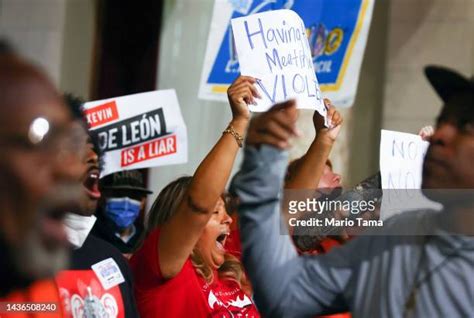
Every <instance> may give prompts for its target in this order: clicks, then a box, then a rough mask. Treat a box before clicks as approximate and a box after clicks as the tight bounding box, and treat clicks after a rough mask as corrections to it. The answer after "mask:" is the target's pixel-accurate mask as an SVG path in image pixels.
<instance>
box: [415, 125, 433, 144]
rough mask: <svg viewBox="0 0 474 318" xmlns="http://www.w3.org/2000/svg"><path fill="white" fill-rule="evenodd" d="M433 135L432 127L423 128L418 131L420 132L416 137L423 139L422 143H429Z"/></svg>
mask: <svg viewBox="0 0 474 318" xmlns="http://www.w3.org/2000/svg"><path fill="white" fill-rule="evenodd" d="M433 134H434V129H433V127H432V126H425V127H423V128H421V129H420V132H419V133H418V135H419V136H420V137H421V139H423V140H424V141H430V139H431V136H433Z"/></svg>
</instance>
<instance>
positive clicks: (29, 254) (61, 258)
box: [13, 230, 69, 280]
mask: <svg viewBox="0 0 474 318" xmlns="http://www.w3.org/2000/svg"><path fill="white" fill-rule="evenodd" d="M13 259H14V263H15V265H16V268H17V271H18V272H19V274H20V275H22V276H23V277H26V278H27V279H31V280H38V279H44V278H48V277H53V276H54V275H55V274H56V273H57V272H58V271H59V270H61V269H64V268H66V266H67V265H68V263H69V251H68V248H67V247H66V246H63V247H58V248H55V249H48V248H46V247H45V246H44V245H43V244H42V240H41V236H40V233H39V231H36V230H35V231H32V232H31V233H30V235H28V237H27V238H26V240H25V242H24V243H23V244H22V247H20V248H18V249H17V251H15V253H14V257H13Z"/></svg>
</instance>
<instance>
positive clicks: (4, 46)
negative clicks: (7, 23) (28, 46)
mask: <svg viewBox="0 0 474 318" xmlns="http://www.w3.org/2000/svg"><path fill="white" fill-rule="evenodd" d="M13 53H15V49H14V48H13V47H12V46H11V44H10V42H8V41H7V40H5V39H2V38H0V54H13Z"/></svg>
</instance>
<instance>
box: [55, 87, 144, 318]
mask: <svg viewBox="0 0 474 318" xmlns="http://www.w3.org/2000/svg"><path fill="white" fill-rule="evenodd" d="M65 100H66V103H67V104H68V106H69V107H70V108H71V110H72V112H73V114H74V116H75V123H74V124H75V125H76V128H77V130H76V133H77V134H78V136H81V138H82V147H83V149H84V150H85V151H84V152H85V154H84V157H83V161H82V163H83V169H82V171H83V174H82V176H81V178H80V181H81V183H82V192H83V193H84V194H85V197H84V200H83V201H82V204H81V207H80V208H79V209H76V210H73V211H71V212H69V213H67V215H66V218H65V226H66V233H67V237H68V241H69V243H70V245H71V248H72V252H71V262H70V265H69V267H68V268H67V269H66V270H63V271H61V272H59V274H58V275H56V279H55V280H56V284H57V288H58V290H59V294H60V296H61V300H62V305H63V311H64V316H65V317H138V313H137V310H136V305H135V300H134V297H133V292H132V291H133V286H132V275H131V272H130V268H129V266H128V263H127V260H126V259H125V258H124V257H123V256H122V254H121V253H120V251H119V250H117V249H116V248H115V247H114V246H112V245H111V244H109V243H107V242H106V241H104V240H102V239H100V238H98V237H95V236H94V235H92V234H91V230H92V227H93V226H94V223H95V222H96V217H95V216H94V213H95V210H96V208H97V203H98V201H99V199H100V197H101V193H100V191H99V183H98V182H99V174H100V160H99V154H100V153H99V150H98V149H99V148H98V147H97V145H98V143H97V139H96V136H95V135H93V134H90V135H88V134H87V124H86V121H85V118H84V116H83V114H82V104H83V102H82V101H81V100H80V99H78V98H75V97H72V96H70V95H66V96H65Z"/></svg>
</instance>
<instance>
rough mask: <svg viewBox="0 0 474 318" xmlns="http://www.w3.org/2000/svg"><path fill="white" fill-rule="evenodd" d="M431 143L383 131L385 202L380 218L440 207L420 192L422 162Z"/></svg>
mask: <svg viewBox="0 0 474 318" xmlns="http://www.w3.org/2000/svg"><path fill="white" fill-rule="evenodd" d="M428 146H429V143H428V142H426V141H423V140H422V139H421V137H420V136H418V135H413V134H407V133H402V132H397V131H390V130H382V133H381V140H380V174H381V176H382V189H383V199H382V208H381V214H380V215H381V218H382V219H386V218H388V217H390V216H392V215H394V214H397V213H399V212H402V211H407V210H415V209H422V208H426V209H428V208H433V209H437V208H439V205H438V204H437V203H434V202H432V201H430V200H428V199H427V198H426V197H425V196H423V194H422V192H421V190H420V189H421V182H422V171H423V159H424V158H425V154H426V151H427V150H428Z"/></svg>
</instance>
